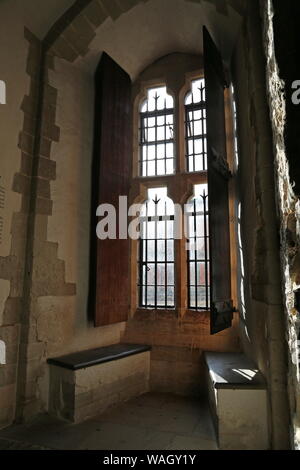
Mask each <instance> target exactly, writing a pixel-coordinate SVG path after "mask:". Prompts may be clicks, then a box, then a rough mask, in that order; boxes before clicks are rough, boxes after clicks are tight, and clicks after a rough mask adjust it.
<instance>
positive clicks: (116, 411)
mask: <svg viewBox="0 0 300 470" xmlns="http://www.w3.org/2000/svg"><path fill="white" fill-rule="evenodd" d="M4 449H11V450H16V449H59V450H61V449H63V450H66V449H70V450H77V449H78V450H79V449H91V450H92V449H93V450H163V449H165V450H212V449H217V444H216V438H215V434H214V429H213V426H212V422H211V417H210V413H209V410H208V407H207V405H206V403H204V402H200V401H199V400H197V399H195V398H186V397H178V396H174V395H169V394H157V393H155V394H154V393H147V394H145V395H142V396H140V397H137V398H135V399H132V400H130V401H128V402H127V403H124V404H122V405H119V406H117V407H114V408H112V409H110V410H108V411H107V412H105V413H104V414H102V415H101V416H99V417H97V418H94V419H92V420H89V421H86V422H84V423H81V424H69V423H65V422H61V421H57V420H55V419H53V418H51V417H49V416H42V417H39V418H38V419H36V420H35V421H34V422H32V423H30V424H26V425H24V424H23V425H14V426H11V427H9V428H6V429H3V430H2V431H0V450H4Z"/></svg>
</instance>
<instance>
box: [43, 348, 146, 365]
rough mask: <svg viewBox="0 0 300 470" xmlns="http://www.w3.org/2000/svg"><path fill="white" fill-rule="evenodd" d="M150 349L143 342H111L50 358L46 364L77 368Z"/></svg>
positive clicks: (114, 359)
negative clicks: (110, 343) (111, 343)
mask: <svg viewBox="0 0 300 470" xmlns="http://www.w3.org/2000/svg"><path fill="white" fill-rule="evenodd" d="M150 350H151V346H146V345H143V344H142V345H141V344H113V345H111V346H104V347H102V348H96V349H89V350H87V351H80V352H76V353H72V354H67V355H66V356H60V357H54V358H50V359H48V360H47V362H48V364H53V365H55V366H59V367H64V368H65V369H71V370H79V369H84V368H86V367H92V366H95V365H97V364H104V363H105V362H110V361H116V360H117V359H121V358H122V357H128V356H132V355H133V354H139V353H141V352H144V351H150Z"/></svg>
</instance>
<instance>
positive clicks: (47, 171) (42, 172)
mask: <svg viewBox="0 0 300 470" xmlns="http://www.w3.org/2000/svg"><path fill="white" fill-rule="evenodd" d="M38 176H40V177H41V178H45V179H48V180H55V179H56V162H55V161H53V160H50V159H49V158H43V157H40V158H39V166H38Z"/></svg>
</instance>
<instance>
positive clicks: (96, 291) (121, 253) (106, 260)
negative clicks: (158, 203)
mask: <svg viewBox="0 0 300 470" xmlns="http://www.w3.org/2000/svg"><path fill="white" fill-rule="evenodd" d="M95 85H96V97H95V103H96V105H95V141H94V161H93V170H92V171H93V176H92V178H93V194H92V198H93V205H92V206H93V207H92V212H93V213H92V240H91V279H90V283H91V291H90V302H89V305H90V308H91V309H92V310H93V312H94V322H95V326H101V325H108V324H111V323H118V322H122V321H126V320H127V318H128V312H129V299H130V283H129V272H130V271H129V248H130V245H129V239H127V240H123V239H118V231H119V230H118V229H119V227H118V224H117V239H116V240H110V239H106V240H99V239H98V238H97V236H96V224H97V220H96V217H95V214H96V208H97V206H98V205H99V204H103V203H109V204H112V205H114V207H115V208H116V210H117V209H118V203H119V196H128V193H129V186H130V175H131V124H130V122H131V112H130V109H131V80H130V77H129V75H128V74H127V73H126V72H125V71H124V70H123V69H122V68H121V67H120V66H119V65H118V64H117V63H116V62H114V61H113V60H112V59H111V58H110V57H109V56H108V55H107V54H106V53H103V55H102V58H101V61H100V64H99V67H98V69H97V72H96V83H95ZM99 220H100V219H98V221H99ZM117 222H118V210H117Z"/></svg>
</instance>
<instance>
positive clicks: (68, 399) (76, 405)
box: [47, 344, 151, 422]
mask: <svg viewBox="0 0 300 470" xmlns="http://www.w3.org/2000/svg"><path fill="white" fill-rule="evenodd" d="M150 350H151V347H150V346H148V345H140V344H113V345H111V346H105V347H101V348H95V349H90V350H86V351H81V352H76V353H72V354H67V355H64V356H60V357H56V358H49V359H48V361H47V362H48V364H49V368H50V393H49V397H50V402H49V413H50V414H53V415H55V416H57V417H59V418H63V419H67V420H70V421H72V422H80V421H84V420H86V419H88V418H91V417H94V416H96V415H99V414H100V413H102V412H103V411H105V410H106V409H107V408H108V407H109V406H112V405H115V404H117V403H120V402H123V401H126V400H128V399H130V398H133V397H134V396H137V395H140V394H142V393H145V392H147V391H149V378H150Z"/></svg>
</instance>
